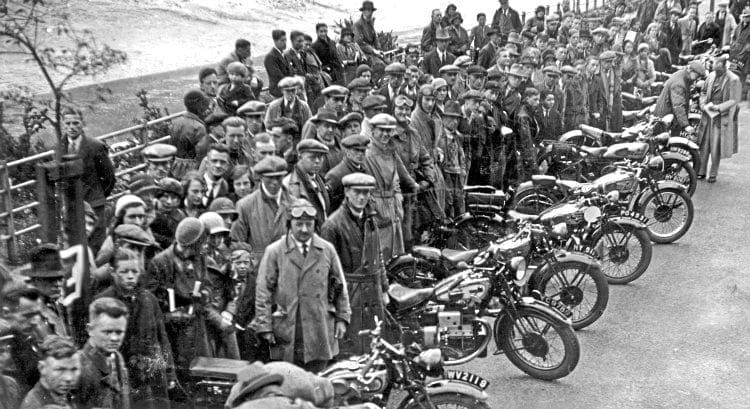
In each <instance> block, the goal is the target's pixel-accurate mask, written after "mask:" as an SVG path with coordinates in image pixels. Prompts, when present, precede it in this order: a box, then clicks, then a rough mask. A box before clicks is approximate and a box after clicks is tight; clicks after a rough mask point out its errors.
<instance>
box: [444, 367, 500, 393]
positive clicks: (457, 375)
mask: <svg viewBox="0 0 750 409" xmlns="http://www.w3.org/2000/svg"><path fill="white" fill-rule="evenodd" d="M445 378H446V379H449V380H452V381H457V382H463V383H468V384H470V385H474V386H476V387H477V388H479V389H481V390H485V389H487V387H488V386H490V382H489V381H488V380H486V379H484V378H482V377H481V376H478V375H474V374H473V373H470V372H464V371H446V372H445Z"/></svg>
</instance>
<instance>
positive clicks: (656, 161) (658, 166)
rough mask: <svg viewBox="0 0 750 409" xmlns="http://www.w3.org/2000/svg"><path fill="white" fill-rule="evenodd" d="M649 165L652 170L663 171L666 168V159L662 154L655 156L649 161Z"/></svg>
mask: <svg viewBox="0 0 750 409" xmlns="http://www.w3.org/2000/svg"><path fill="white" fill-rule="evenodd" d="M648 167H649V169H651V170H655V171H659V172H660V171H662V170H664V159H663V158H662V157H661V156H654V157H652V158H651V159H649V161H648Z"/></svg>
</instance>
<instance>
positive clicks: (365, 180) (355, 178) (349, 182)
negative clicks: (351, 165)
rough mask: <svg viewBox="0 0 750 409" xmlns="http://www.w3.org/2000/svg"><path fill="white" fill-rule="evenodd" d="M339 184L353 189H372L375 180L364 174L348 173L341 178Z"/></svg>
mask: <svg viewBox="0 0 750 409" xmlns="http://www.w3.org/2000/svg"><path fill="white" fill-rule="evenodd" d="M341 183H342V184H343V185H344V187H350V188H355V189H374V188H375V178H374V177H372V176H370V175H367V174H365V173H359V172H357V173H350V174H348V175H346V176H344V177H343V178H341Z"/></svg>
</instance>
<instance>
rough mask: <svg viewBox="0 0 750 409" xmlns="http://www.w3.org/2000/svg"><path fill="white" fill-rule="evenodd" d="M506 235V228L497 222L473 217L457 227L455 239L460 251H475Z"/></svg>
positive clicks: (486, 218)
mask: <svg viewBox="0 0 750 409" xmlns="http://www.w3.org/2000/svg"><path fill="white" fill-rule="evenodd" d="M505 235H506V228H505V227H504V226H503V225H502V223H500V222H498V221H497V220H493V219H490V218H489V217H473V218H471V219H468V220H465V221H463V222H461V223H459V224H458V226H456V233H455V235H454V237H453V239H454V240H455V243H456V244H457V247H459V249H460V250H473V249H481V248H484V247H486V246H487V245H488V244H490V243H491V242H493V241H495V240H498V239H500V238H502V237H504V236H505Z"/></svg>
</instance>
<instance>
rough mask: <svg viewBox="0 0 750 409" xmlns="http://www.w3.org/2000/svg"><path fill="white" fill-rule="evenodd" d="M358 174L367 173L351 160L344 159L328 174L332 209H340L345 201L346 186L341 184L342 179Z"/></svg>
mask: <svg viewBox="0 0 750 409" xmlns="http://www.w3.org/2000/svg"><path fill="white" fill-rule="evenodd" d="M356 172H359V173H367V171H366V170H365V168H364V167H362V166H357V164H355V163H354V162H352V161H351V160H350V159H349V158H347V157H344V160H342V161H341V162H339V164H338V165H336V166H334V167H333V169H331V170H329V171H328V172H327V173H326V176H325V182H326V190H328V195H329V196H330V200H331V208H332V209H338V207H339V205H340V204H341V202H343V201H344V184H343V183H341V179H343V178H344V176H346V175H349V174H352V173H356Z"/></svg>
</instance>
